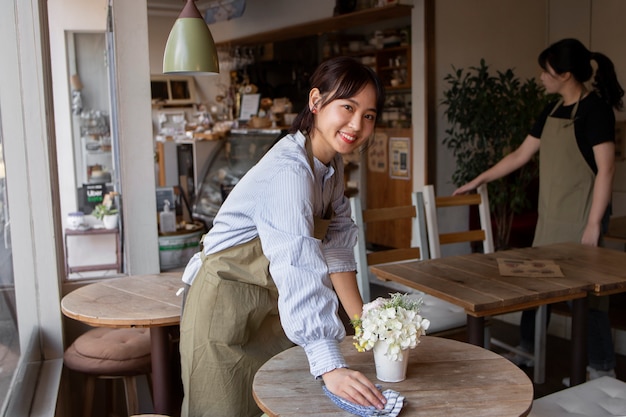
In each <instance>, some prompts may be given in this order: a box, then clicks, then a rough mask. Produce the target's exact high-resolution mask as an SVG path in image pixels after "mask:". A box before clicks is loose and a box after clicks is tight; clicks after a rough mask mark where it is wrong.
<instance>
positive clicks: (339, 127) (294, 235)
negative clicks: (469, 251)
mask: <svg viewBox="0 0 626 417" xmlns="http://www.w3.org/2000/svg"><path fill="white" fill-rule="evenodd" d="M310 83H311V87H312V89H311V90H310V92H309V99H308V106H307V107H306V108H305V109H304V110H303V111H302V112H300V114H299V115H298V116H297V118H296V119H295V121H294V123H293V125H292V127H291V129H290V133H289V134H288V135H287V136H285V137H284V138H282V139H281V140H280V141H278V142H277V144H276V145H274V146H273V147H272V149H270V151H269V152H268V153H267V154H266V155H265V156H264V157H263V158H262V159H261V160H260V161H259V163H258V164H257V165H256V166H254V167H253V168H252V169H251V170H250V171H248V173H247V174H246V175H245V176H244V177H243V178H242V179H241V181H240V182H239V183H238V184H237V185H236V186H235V188H234V189H233V190H232V191H231V193H230V194H229V196H228V198H227V199H226V201H225V202H224V204H223V205H222V207H221V208H220V210H219V212H218V214H217V216H216V217H215V220H214V222H213V227H212V229H211V230H210V231H209V233H208V234H207V235H206V237H205V238H204V240H203V244H204V248H203V250H202V252H201V253H199V254H196V255H195V256H194V257H193V258H192V259H191V260H190V262H189V264H188V265H187V268H186V269H185V272H184V275H183V280H184V281H185V282H186V283H188V284H191V283H192V281H193V283H192V285H191V287H190V289H189V294H188V296H187V299H186V303H185V309H184V314H183V318H182V322H181V341H180V353H181V361H182V379H183V386H184V399H183V409H182V416H183V417H186V416H190V417H198V416H207V417H208V416H210V417H234V416H237V417H252V416H257V415H259V414H260V413H261V411H260V410H259V408H258V407H257V406H256V404H255V402H254V400H253V398H252V380H253V378H254V374H255V373H256V371H257V370H258V368H259V367H260V366H261V365H262V364H263V363H264V362H265V361H267V360H268V359H270V358H271V357H272V356H274V355H275V354H277V353H279V352H280V351H282V350H284V349H287V348H289V347H291V346H292V342H293V343H296V344H298V345H300V346H302V347H303V348H304V350H305V352H306V355H307V357H308V360H309V365H310V369H311V373H312V375H313V376H314V377H316V378H321V379H323V380H324V383H325V384H326V387H327V388H328V389H329V390H330V391H331V392H333V393H334V394H336V395H339V396H341V397H343V398H345V399H347V400H349V401H351V402H353V403H357V404H360V405H364V406H370V405H373V406H375V407H376V408H378V409H382V408H383V406H384V402H385V399H384V397H383V396H382V394H381V393H380V392H379V391H378V389H377V388H376V387H375V386H374V384H373V383H372V382H370V381H369V380H368V379H367V378H366V377H365V376H364V375H363V374H361V373H360V372H357V371H352V370H350V369H348V365H347V364H346V363H345V361H344V358H343V356H342V354H341V352H340V350H339V342H340V341H341V340H342V339H343V338H344V337H345V328H344V325H343V323H342V321H341V320H340V319H339V317H338V315H337V310H338V301H341V303H342V305H343V307H344V309H345V311H346V312H347V313H348V315H349V316H350V317H354V316H355V315H357V316H360V314H361V311H362V307H363V302H362V300H361V296H360V294H359V292H358V287H357V283H356V274H355V270H356V265H355V260H354V254H353V253H354V252H353V248H354V245H355V243H356V236H357V228H356V225H355V224H354V223H353V222H352V220H351V217H350V206H349V202H348V200H347V199H346V198H345V197H344V185H343V161H342V157H341V155H342V154H348V153H351V152H353V151H354V150H356V149H358V148H359V147H360V146H362V145H363V144H364V143H365V142H366V141H367V140H368V138H369V137H370V136H371V135H372V133H373V130H374V126H375V123H376V117H377V115H378V114H380V112H381V110H382V105H383V102H384V89H383V87H382V85H381V83H380V81H379V79H378V77H377V76H376V74H375V73H374V72H373V71H372V70H371V69H370V68H368V67H366V66H364V65H362V64H361V63H359V62H358V61H356V60H354V59H351V58H346V57H339V58H333V59H330V60H328V61H326V62H324V63H322V64H321V65H320V66H319V67H318V69H317V70H316V71H315V73H314V74H313V75H312V77H311V79H310ZM338 299H339V300H338ZM279 317H280V319H279Z"/></svg>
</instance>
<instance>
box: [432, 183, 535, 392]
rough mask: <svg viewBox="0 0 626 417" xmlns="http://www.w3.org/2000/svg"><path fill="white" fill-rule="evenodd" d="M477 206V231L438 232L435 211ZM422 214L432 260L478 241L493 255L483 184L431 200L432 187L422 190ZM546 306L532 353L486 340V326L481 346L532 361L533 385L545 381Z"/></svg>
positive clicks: (486, 194)
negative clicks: (455, 246)
mask: <svg viewBox="0 0 626 417" xmlns="http://www.w3.org/2000/svg"><path fill="white" fill-rule="evenodd" d="M463 206H467V207H470V206H477V207H478V214H479V217H480V228H479V229H472V230H464V231H455V232H447V233H439V220H438V210H439V209H444V208H448V207H463ZM424 211H425V213H426V228H427V230H428V242H429V249H430V254H431V257H432V258H440V257H441V245H446V244H453V243H463V242H468V243H469V242H482V245H483V252H484V253H493V252H494V251H495V247H494V244H493V233H492V229H491V214H490V210H489V195H488V192H487V185H486V184H483V185H481V186H480V187H478V189H477V190H476V193H475V194H464V195H458V196H444V197H435V189H434V187H433V186H432V185H426V186H425V187H424ZM545 321H546V306H541V307H539V311H538V312H537V317H536V325H537V327H536V328H537V329H539V331H535V335H536V336H535V353H534V354H528V353H527V352H522V351H521V350H519V349H517V348H515V347H513V346H510V345H508V344H506V343H504V342H502V341H500V340H498V339H496V338H493V337H490V334H489V331H488V327H487V328H486V329H487V330H486V333H485V347H486V348H490V345H491V344H493V345H496V346H498V347H500V348H502V349H505V350H508V351H510V352H513V353H515V354H518V355H522V356H525V357H528V358H529V359H532V360H534V362H535V365H534V366H535V370H534V376H533V379H534V382H536V383H543V382H544V380H545V349H546V347H545V344H546V326H545Z"/></svg>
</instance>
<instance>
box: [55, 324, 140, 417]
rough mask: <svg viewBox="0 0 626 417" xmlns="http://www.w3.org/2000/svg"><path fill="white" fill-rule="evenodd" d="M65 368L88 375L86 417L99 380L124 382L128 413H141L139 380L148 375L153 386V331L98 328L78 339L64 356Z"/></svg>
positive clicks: (89, 413)
mask: <svg viewBox="0 0 626 417" xmlns="http://www.w3.org/2000/svg"><path fill="white" fill-rule="evenodd" d="M63 360H64V363H65V365H66V366H67V367H68V368H69V369H72V370H74V371H77V372H81V373H84V374H86V375H87V382H86V384H85V403H84V405H83V415H84V416H85V417H88V416H91V415H92V412H93V399H94V389H95V383H96V379H97V378H100V379H122V380H123V382H124V389H125V392H126V408H127V410H128V414H129V415H132V414H137V413H138V412H139V401H138V398H137V381H136V377H137V376H139V375H146V376H147V378H148V383H149V385H150V387H151V386H152V384H151V383H150V382H151V381H150V371H151V366H150V360H151V358H150V332H149V330H148V329H139V328H129V329H110V328H104V327H102V328H96V329H93V330H89V331H88V332H86V333H85V334H83V335H81V336H79V337H78V338H77V339H76V340H75V341H74V343H72V345H71V346H70V347H68V348H67V350H66V351H65V353H64V355H63Z"/></svg>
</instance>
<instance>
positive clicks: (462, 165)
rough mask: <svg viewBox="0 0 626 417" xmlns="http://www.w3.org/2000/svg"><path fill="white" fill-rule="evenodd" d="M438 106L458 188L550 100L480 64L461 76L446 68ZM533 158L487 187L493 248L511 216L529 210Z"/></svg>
mask: <svg viewBox="0 0 626 417" xmlns="http://www.w3.org/2000/svg"><path fill="white" fill-rule="evenodd" d="M452 69H453V71H452V73H450V74H448V75H446V76H445V77H444V81H445V82H446V83H447V84H448V88H447V90H445V91H444V99H443V100H442V102H441V104H442V105H444V106H446V110H445V112H444V115H445V116H446V118H447V120H448V122H449V123H450V127H449V128H448V129H447V130H446V131H445V134H446V136H445V138H444V139H443V144H444V145H446V147H447V148H448V149H450V150H452V153H453V155H454V157H455V158H456V168H455V170H454V172H453V174H452V182H453V183H454V184H455V185H457V186H460V185H462V184H465V183H466V182H468V181H470V180H472V179H473V178H475V177H476V176H477V175H479V174H480V173H481V172H483V171H485V170H486V169H488V168H490V167H491V166H493V165H494V164H496V163H497V162H498V161H500V159H502V158H503V157H504V156H506V155H507V154H508V153H510V152H511V151H513V150H515V149H516V148H517V147H518V146H519V145H520V144H521V143H522V142H523V141H524V139H525V138H526V136H527V134H528V131H529V129H530V128H531V126H532V124H533V123H534V120H535V118H536V117H537V115H538V114H539V113H540V112H541V110H542V109H543V108H544V107H545V106H546V105H547V104H548V102H549V101H550V100H551V99H553V97H551V96H547V95H546V94H545V91H544V89H543V87H542V86H541V85H539V84H537V82H536V81H535V80H534V79H527V80H525V81H523V82H522V81H521V80H520V79H519V78H517V77H516V76H515V73H514V71H513V69H507V70H505V71H495V72H492V71H490V69H489V66H488V65H487V64H486V63H485V60H484V59H481V60H480V65H479V66H472V67H469V69H468V70H467V71H466V70H464V69H456V68H454V67H452ZM538 169H539V168H538V164H537V160H536V158H534V159H533V160H532V161H531V162H529V163H528V164H526V165H525V166H524V167H522V168H520V169H519V170H517V171H516V172H514V173H512V174H510V175H508V176H506V177H504V178H502V179H500V180H497V181H493V182H492V183H490V184H489V186H488V187H489V202H490V206H491V211H492V213H493V214H494V219H495V222H496V226H497V231H496V236H495V238H496V239H495V240H496V247H497V248H500V247H505V246H506V245H507V243H508V234H509V232H510V224H511V220H512V216H513V213H519V212H520V211H522V210H523V209H524V208H527V207H528V205H529V201H530V200H529V198H528V196H527V188H528V185H529V184H530V182H531V181H532V180H533V179H535V178H536V177H537V176H538Z"/></svg>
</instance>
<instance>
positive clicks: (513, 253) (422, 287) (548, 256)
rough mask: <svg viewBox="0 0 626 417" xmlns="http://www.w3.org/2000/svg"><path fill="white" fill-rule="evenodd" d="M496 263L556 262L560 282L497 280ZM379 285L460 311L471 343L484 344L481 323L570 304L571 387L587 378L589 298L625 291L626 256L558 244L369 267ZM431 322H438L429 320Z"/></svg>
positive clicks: (604, 250) (593, 248)
mask: <svg viewBox="0 0 626 417" xmlns="http://www.w3.org/2000/svg"><path fill="white" fill-rule="evenodd" d="M498 258H504V259H519V260H554V261H555V262H556V263H557V264H558V265H559V266H560V268H561V270H562V272H563V274H564V277H560V278H546V277H541V278H530V277H507V276H501V275H500V272H499V269H498V263H497V259H498ZM371 269H372V271H373V272H374V273H375V274H376V275H377V276H378V277H379V278H380V279H383V280H389V281H394V282H398V283H401V284H404V285H406V286H409V287H411V288H415V289H417V290H419V291H423V292H424V293H426V294H430V295H433V296H435V297H438V298H441V299H443V300H446V301H449V302H451V303H453V304H456V305H458V306H460V307H463V308H464V309H465V311H466V313H467V322H468V329H469V341H470V342H471V343H473V344H476V345H479V346H483V345H484V318H485V317H486V316H493V315H497V314H503V313H510V312H514V311H520V310H524V309H528V308H534V307H539V306H542V305H546V304H551V303H555V302H560V301H570V300H571V301H572V304H573V306H572V357H571V364H572V366H571V377H570V378H571V383H572V385H576V384H580V383H582V382H584V381H585V379H586V375H585V373H586V363H587V356H586V338H587V323H586V322H587V320H586V319H587V298H586V296H587V294H589V293H591V294H596V295H604V294H612V293H617V292H623V291H626V253H625V252H620V251H615V250H611V249H604V248H598V247H591V246H585V245H581V244H577V243H559V244H554V245H546V246H541V247H535V248H523V249H514V250H507V251H501V252H495V253H491V254H482V253H474V254H470V255H462V256H449V257H444V258H439V259H432V260H426V261H411V262H403V263H396V264H387V265H378V266H373V267H371ZM431 320H436V318H435V317H433V318H432V319H431Z"/></svg>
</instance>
